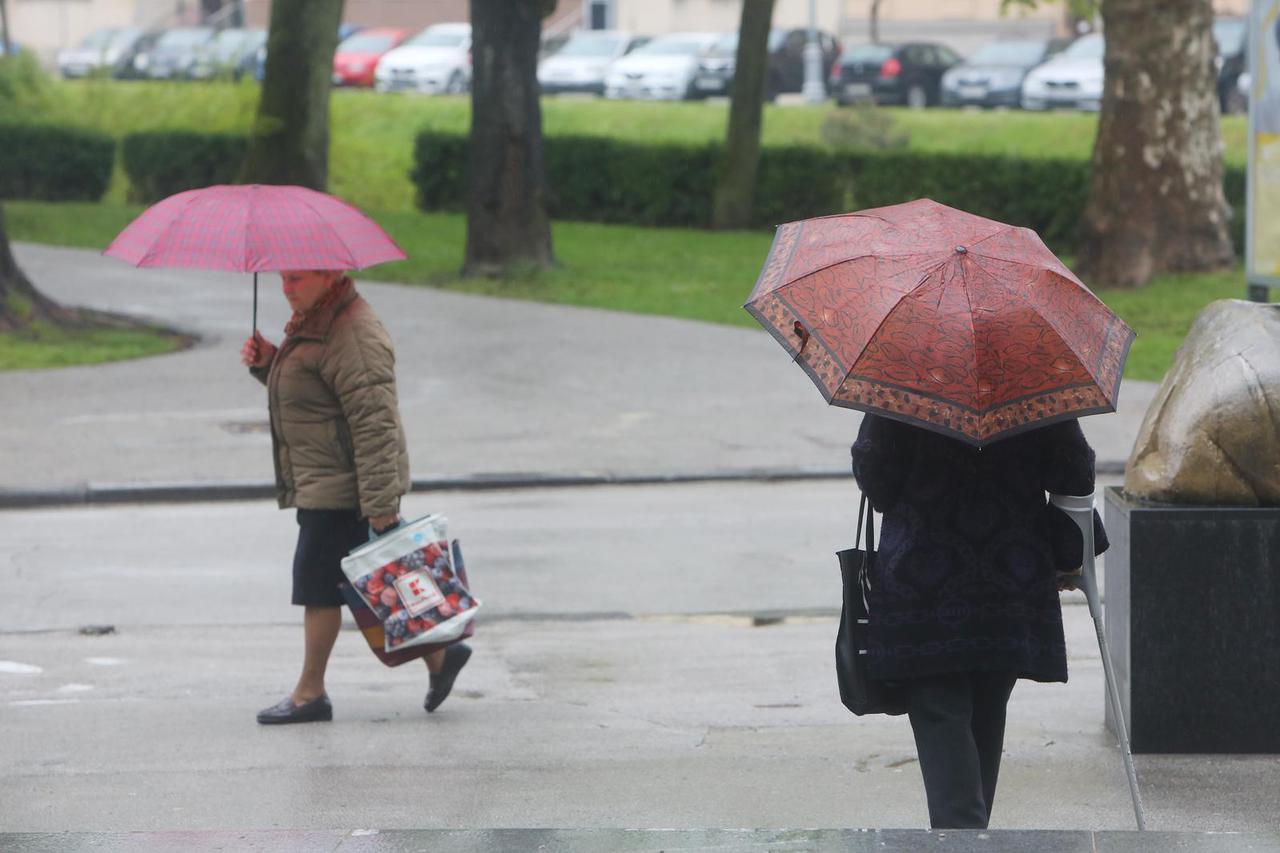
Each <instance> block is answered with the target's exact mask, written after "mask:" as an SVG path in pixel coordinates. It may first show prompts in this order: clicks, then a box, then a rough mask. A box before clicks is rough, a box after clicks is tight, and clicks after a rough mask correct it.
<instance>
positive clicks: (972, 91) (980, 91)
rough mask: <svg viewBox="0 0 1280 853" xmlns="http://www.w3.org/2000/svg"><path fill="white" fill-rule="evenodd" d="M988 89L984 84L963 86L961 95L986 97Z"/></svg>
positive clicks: (963, 96) (965, 96)
mask: <svg viewBox="0 0 1280 853" xmlns="http://www.w3.org/2000/svg"><path fill="white" fill-rule="evenodd" d="M986 96H987V90H986V89H985V88H984V87H982V86H961V87H960V97H962V98H985V97H986Z"/></svg>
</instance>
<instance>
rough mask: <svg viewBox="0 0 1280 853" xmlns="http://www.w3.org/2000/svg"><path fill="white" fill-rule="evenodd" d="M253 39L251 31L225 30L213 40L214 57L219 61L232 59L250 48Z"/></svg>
mask: <svg viewBox="0 0 1280 853" xmlns="http://www.w3.org/2000/svg"><path fill="white" fill-rule="evenodd" d="M252 38H253V33H252V32H251V31H250V30H223V31H222V32H220V33H218V35H217V36H215V37H214V39H213V55H214V56H216V57H218V59H231V58H232V57H235V56H237V55H239V54H240V52H241V51H243V50H244V49H245V48H246V47H248V46H249V42H250V40H251V39H252Z"/></svg>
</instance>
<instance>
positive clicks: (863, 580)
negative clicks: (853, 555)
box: [854, 495, 876, 613]
mask: <svg viewBox="0 0 1280 853" xmlns="http://www.w3.org/2000/svg"><path fill="white" fill-rule="evenodd" d="M864 520H865V522H866V528H865V529H866V533H867V536H866V539H863V540H862V546H863V558H862V567H861V568H860V569H859V570H858V588H859V591H860V592H861V593H862V604H863V607H865V608H866V610H867V612H868V613H870V612H871V605H870V602H868V601H867V593H869V592H871V573H870V572H869V571H868V569H869V568H870V566H871V560H872V559H873V558H874V555H875V551H876V516H875V509H874V508H872V506H871V504H870V502H869V501H867V496H866V495H863V496H862V502H861V504H859V506H858V532H857V533H856V534H854V541H855V542H857V541H858V540H859V539H862V531H863V529H864V528H863V522H864Z"/></svg>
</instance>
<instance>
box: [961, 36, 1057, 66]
mask: <svg viewBox="0 0 1280 853" xmlns="http://www.w3.org/2000/svg"><path fill="white" fill-rule="evenodd" d="M1044 47H1045V44H1044V42H1042V41H993V42H991V43H990V44H988V45H986V46H985V47H983V48H982V49H981V50H979V51H978V52H977V53H975V54H974V55H973V56H972V57H971V58H970V59H969V61H968V63H969V64H970V65H1031V64H1033V63H1036V62H1039V61H1040V58H1041V57H1042V56H1044Z"/></svg>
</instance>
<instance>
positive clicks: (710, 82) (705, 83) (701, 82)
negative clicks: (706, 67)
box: [693, 77, 720, 90]
mask: <svg viewBox="0 0 1280 853" xmlns="http://www.w3.org/2000/svg"><path fill="white" fill-rule="evenodd" d="M693 85H695V86H697V87H698V88H699V89H707V90H710V89H719V88H720V81H719V80H717V79H716V78H715V77H699V78H698V79H697V80H695V81H694V83H693Z"/></svg>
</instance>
